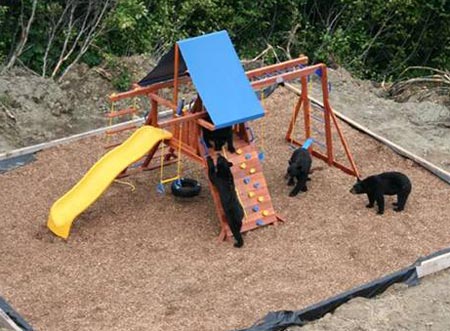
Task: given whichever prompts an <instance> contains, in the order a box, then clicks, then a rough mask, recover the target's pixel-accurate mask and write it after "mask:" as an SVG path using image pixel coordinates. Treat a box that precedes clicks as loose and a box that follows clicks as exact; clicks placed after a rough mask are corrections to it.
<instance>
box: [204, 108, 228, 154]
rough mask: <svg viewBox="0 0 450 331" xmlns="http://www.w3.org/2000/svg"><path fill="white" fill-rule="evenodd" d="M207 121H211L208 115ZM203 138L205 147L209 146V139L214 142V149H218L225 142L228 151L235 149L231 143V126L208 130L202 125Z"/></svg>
mask: <svg viewBox="0 0 450 331" xmlns="http://www.w3.org/2000/svg"><path fill="white" fill-rule="evenodd" d="M206 120H207V121H209V122H211V118H210V117H209V116H208V117H207V118H206ZM202 132H203V140H204V141H205V144H206V147H208V148H211V147H213V146H212V145H211V141H212V142H213V143H214V150H216V151H220V150H221V149H222V146H223V145H225V143H226V144H227V145H228V151H229V152H230V153H234V152H235V151H236V149H235V148H234V145H233V126H227V127H225V128H221V129H217V130H214V131H209V130H208V129H206V128H203V127H202Z"/></svg>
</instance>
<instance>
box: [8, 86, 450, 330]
mask: <svg viewBox="0 0 450 331" xmlns="http://www.w3.org/2000/svg"><path fill="white" fill-rule="evenodd" d="M289 96H291V94H288V92H286V91H282V90H280V91H277V92H275V94H274V95H273V96H272V97H271V98H270V99H269V100H267V108H268V110H269V115H268V116H267V118H266V119H264V120H259V121H257V122H256V123H254V128H255V132H256V135H257V136H261V135H262V134H264V136H265V138H266V139H265V141H266V146H265V149H266V154H267V160H266V162H265V163H264V169H265V174H266V179H267V181H268V184H269V187H270V190H271V193H272V197H273V203H274V206H275V208H276V209H277V210H278V211H279V212H280V214H281V215H282V216H283V217H284V219H285V220H286V222H285V223H284V224H282V225H280V226H270V227H264V228H261V229H258V230H256V231H253V232H250V233H248V234H247V235H246V236H245V241H246V243H245V246H244V248H243V249H240V250H239V249H234V248H233V247H232V243H231V242H226V243H218V242H217V239H216V237H217V235H218V234H219V230H220V229H219V223H218V220H217V219H216V214H215V210H214V205H213V202H212V198H211V196H210V193H209V192H208V189H207V183H206V181H205V176H204V175H203V173H202V171H201V170H200V169H198V168H191V169H190V170H188V171H187V172H188V174H187V175H188V176H190V177H194V178H198V179H199V180H200V182H201V184H202V186H203V188H204V189H203V190H202V193H201V194H200V196H198V197H196V198H194V199H192V200H177V199H176V198H174V197H173V196H171V195H170V194H168V195H164V196H161V195H158V194H157V193H156V190H155V187H156V183H157V181H158V174H157V173H156V172H152V173H141V174H139V175H137V176H133V177H130V178H127V179H126V180H128V181H129V182H131V183H133V184H134V185H135V186H136V190H135V191H134V192H131V190H130V187H128V186H126V185H120V184H114V185H112V187H111V188H109V189H108V190H107V192H106V193H105V194H104V195H103V196H102V197H101V198H100V199H99V200H98V201H97V202H96V203H95V204H94V205H93V206H91V207H90V208H89V209H88V210H87V211H85V212H84V213H82V214H81V215H80V217H79V218H78V220H77V221H76V222H75V223H74V226H73V230H72V233H71V236H70V237H69V240H68V241H67V242H66V241H63V240H60V239H57V238H56V237H54V236H53V235H52V234H51V233H49V231H48V230H47V228H46V226H45V223H46V219H47V215H48V211H49V209H50V206H51V205H52V203H53V202H54V201H55V200H56V199H57V198H58V197H60V196H61V195H62V194H64V193H65V192H66V191H67V190H68V189H69V188H70V187H72V186H73V185H74V184H75V183H76V182H77V181H78V180H79V179H80V178H81V176H82V175H83V174H84V173H85V172H86V171H87V170H88V169H89V167H90V166H92V164H93V163H94V162H95V161H96V160H98V158H99V157H100V156H101V155H102V153H103V152H104V151H103V149H102V143H103V140H102V139H103V138H102V137H98V138H90V139H86V140H82V141H79V142H77V143H74V144H70V145H66V146H61V147H58V148H54V149H50V150H47V151H44V152H42V153H39V154H38V155H37V161H35V162H33V163H31V164H29V165H26V166H24V167H22V168H20V169H17V170H14V171H11V172H8V173H5V174H2V175H0V190H1V192H2V193H3V194H2V195H1V196H0V224H1V225H2V240H1V241H0V256H1V258H2V260H1V261H2V263H1V266H0V289H1V295H2V296H3V297H4V298H5V299H6V300H8V301H9V302H10V303H11V304H12V305H13V306H14V307H15V308H16V309H17V310H18V311H19V312H20V313H21V314H22V315H23V316H24V317H25V318H26V319H27V320H28V321H29V322H30V323H31V324H32V325H33V326H34V327H35V328H36V329H37V330H46V331H47V330H48V331H53V330H55V331H56V330H58V331H60V330H79V331H85V330H86V331H87V330H98V331H100V330H108V331H114V330H129V331H133V330H143V329H148V328H151V329H152V330H155V331H158V330H164V331H167V330H208V331H210V330H230V329H234V328H242V327H246V326H249V325H251V324H253V323H254V321H256V320H257V319H259V318H260V317H262V316H264V315H265V314H266V313H267V312H268V311H272V310H281V309H288V310H297V309H300V308H302V307H305V306H307V305H310V304H313V303H315V302H318V301H319V300H322V299H325V298H328V297H330V296H331V295H335V294H337V293H340V292H342V291H344V290H346V289H349V288H352V287H354V286H356V285H359V284H361V283H364V282H367V281H370V280H372V279H374V278H377V277H380V276H382V275H385V274H387V273H390V272H393V271H395V270H398V269H399V268H401V267H404V266H405V265H409V264H410V263H412V262H413V261H415V260H416V259H417V258H418V257H419V256H423V255H425V254H429V253H431V252H434V251H436V250H438V249H442V248H444V247H447V246H449V244H450V240H449V238H450V227H449V226H448V223H449V219H448V215H449V213H450V205H449V204H448V197H449V196H450V186H448V185H447V184H445V183H444V182H442V181H440V180H439V179H437V178H436V177H434V176H432V175H431V174H429V173H428V172H427V171H425V170H423V169H422V168H420V167H418V166H416V165H415V164H413V163H412V162H411V161H409V160H405V159H403V158H401V157H399V156H397V155H395V154H394V153H393V152H392V151H391V150H389V149H388V148H386V147H384V146H382V145H380V144H379V143H377V142H375V141H373V140H372V139H370V138H369V137H366V136H364V135H362V134H361V133H358V132H356V131H354V130H352V129H350V128H349V127H347V126H345V125H343V128H344V132H345V134H346V137H347V139H348V141H349V144H350V147H351V149H352V151H353V153H354V156H355V159H356V161H357V165H358V166H359V168H360V170H361V171H362V173H363V175H369V174H373V173H378V172H380V171H385V170H399V171H403V172H405V173H406V174H408V176H410V178H411V180H412V182H413V192H412V194H411V196H410V199H409V201H408V204H407V208H406V211H405V212H403V213H395V212H394V211H393V210H392V206H391V203H392V202H393V200H392V199H388V201H387V206H388V208H387V211H386V213H385V215H384V216H378V215H376V214H375V211H374V210H370V209H366V208H365V207H364V205H365V203H366V198H365V197H363V196H353V195H351V194H349V192H348V191H349V188H350V187H351V185H352V184H353V182H354V179H353V178H352V177H350V176H348V175H345V174H343V173H342V172H341V171H339V170H337V169H334V168H328V167H327V166H324V163H322V162H321V161H317V160H315V161H314V165H313V166H314V167H318V166H324V168H323V170H317V171H316V172H315V173H314V174H313V175H312V181H311V182H310V184H309V189H310V190H309V191H308V192H307V193H306V194H301V195H299V196H298V197H296V198H289V197H288V192H289V190H290V188H289V187H287V186H286V185H285V182H284V180H283V175H284V172H285V169H286V164H287V160H288V158H289V156H290V153H291V149H290V148H289V147H288V145H287V144H286V142H285V141H284V134H285V130H286V128H287V125H288V122H289V119H290V117H291V113H290V111H289V110H290V106H291V105H292V104H293V101H292V100H291V99H289ZM290 100H291V101H290ZM297 132H298V134H300V133H301V132H300V129H298V131H297ZM338 157H341V155H340V154H339V153H338ZM186 167H190V166H189V164H187V165H186Z"/></svg>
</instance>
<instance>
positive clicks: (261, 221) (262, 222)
mask: <svg viewBox="0 0 450 331" xmlns="http://www.w3.org/2000/svg"><path fill="white" fill-rule="evenodd" d="M256 225H258V226H261V225H264V221H263V220H256Z"/></svg>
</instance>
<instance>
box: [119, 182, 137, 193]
mask: <svg viewBox="0 0 450 331" xmlns="http://www.w3.org/2000/svg"><path fill="white" fill-rule="evenodd" d="M114 182H116V183H118V184H122V185H128V186H129V187H131V192H134V191H135V190H136V186H134V185H133V184H131V183H129V182H125V181H122V180H118V179H115V180H114Z"/></svg>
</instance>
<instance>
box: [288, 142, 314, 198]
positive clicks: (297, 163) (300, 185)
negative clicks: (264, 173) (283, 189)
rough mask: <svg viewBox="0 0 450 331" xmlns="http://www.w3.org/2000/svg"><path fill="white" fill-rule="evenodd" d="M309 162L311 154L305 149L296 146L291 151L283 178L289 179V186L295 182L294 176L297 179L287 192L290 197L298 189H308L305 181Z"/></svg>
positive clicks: (309, 167) (303, 190)
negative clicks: (292, 187)
mask: <svg viewBox="0 0 450 331" xmlns="http://www.w3.org/2000/svg"><path fill="white" fill-rule="evenodd" d="M311 163H312V159H311V155H310V154H309V152H308V150H307V149H303V148H298V149H296V150H295V151H294V153H292V156H291V159H290V160H289V167H288V169H287V173H286V176H285V178H288V179H289V180H288V183H287V184H288V185H289V186H292V185H294V184H295V181H294V178H295V179H297V184H295V187H294V189H293V190H292V191H291V192H290V193H289V196H290V197H294V196H296V195H297V194H298V193H299V192H300V191H302V192H306V191H308V188H307V187H306V181H307V180H308V174H309V171H310V170H311Z"/></svg>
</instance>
